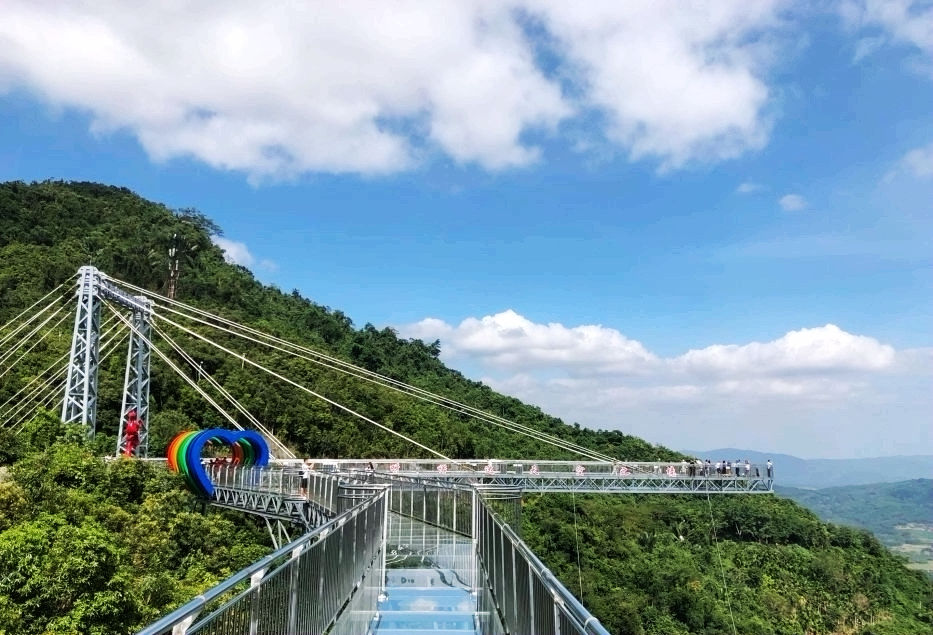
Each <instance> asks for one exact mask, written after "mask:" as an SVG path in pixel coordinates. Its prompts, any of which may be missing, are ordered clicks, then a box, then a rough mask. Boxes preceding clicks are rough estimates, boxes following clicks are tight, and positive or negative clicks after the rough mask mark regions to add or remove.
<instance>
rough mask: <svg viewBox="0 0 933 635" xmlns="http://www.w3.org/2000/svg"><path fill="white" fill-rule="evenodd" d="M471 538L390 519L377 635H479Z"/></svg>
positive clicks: (407, 521)
mask: <svg viewBox="0 0 933 635" xmlns="http://www.w3.org/2000/svg"><path fill="white" fill-rule="evenodd" d="M474 566H475V563H474V558H473V551H472V542H471V540H470V539H469V538H467V537H465V536H461V535H458V534H455V533H453V532H450V531H447V530H444V529H440V528H437V527H433V526H431V525H427V524H425V523H422V522H419V521H416V520H412V519H410V518H406V517H403V516H399V515H397V514H389V531H388V536H387V540H386V592H385V596H384V597H383V599H382V600H381V601H380V602H379V621H378V624H377V626H376V630H375V633H376V634H377V635H402V634H404V633H409V634H412V635H414V634H417V633H429V632H442V633H450V634H451V635H477V634H478V631H477V627H476V625H477V612H476V596H475V595H474V594H473V593H472V588H473V573H474Z"/></svg>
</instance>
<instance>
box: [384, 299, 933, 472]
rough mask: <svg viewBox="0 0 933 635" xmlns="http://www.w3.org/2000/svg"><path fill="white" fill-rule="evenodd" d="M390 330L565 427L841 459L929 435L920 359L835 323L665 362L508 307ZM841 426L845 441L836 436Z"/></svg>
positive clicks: (931, 369) (928, 363)
mask: <svg viewBox="0 0 933 635" xmlns="http://www.w3.org/2000/svg"><path fill="white" fill-rule="evenodd" d="M398 330H399V332H400V333H401V334H402V335H403V336H405V337H412V338H417V339H423V340H428V341H430V340H434V339H440V341H441V351H442V356H443V358H444V359H445V360H446V361H448V362H449V363H451V364H453V365H455V366H458V365H459V366H461V367H462V366H464V365H466V366H468V367H470V368H473V369H474V370H475V375H476V376H477V378H479V379H482V380H483V381H484V382H485V383H487V384H488V385H490V386H492V387H493V388H495V389H496V390H500V391H502V392H505V393H508V394H512V395H515V396H517V397H520V398H522V399H525V400H528V401H530V402H532V403H535V404H538V405H540V406H542V407H543V408H545V409H546V410H548V411H550V412H553V413H555V414H558V415H560V416H563V417H564V418H566V419H568V420H571V421H578V422H581V423H584V424H586V425H590V426H593V427H599V428H610V429H613V428H618V429H622V430H625V431H627V432H630V433H634V434H637V435H639V436H642V437H645V438H647V439H649V440H652V441H656V442H662V443H666V444H668V445H673V446H674V447H680V448H696V449H701V448H708V447H715V446H735V445H739V446H741V445H742V444H745V445H746V446H754V447H758V448H761V449H771V450H783V451H790V452H792V453H793V452H797V453H798V454H809V455H811V456H819V455H824V456H825V455H832V454H836V455H852V454H855V453H863V454H864V453H865V452H866V451H867V452H868V453H871V452H870V448H871V447H872V446H871V443H869V445H868V446H866V447H868V448H869V450H864V449H863V448H860V447H859V448H857V447H856V444H857V443H862V442H864V440H865V439H874V441H872V443H875V444H876V445H877V444H878V443H882V440H883V439H885V438H887V437H888V436H891V435H893V436H894V437H895V439H894V440H895V441H896V443H897V444H899V446H898V447H900V448H901V450H902V451H913V452H914V453H916V452H918V451H922V450H920V449H918V448H917V447H914V446H912V445H911V442H910V440H911V439H914V440H915V441H916V442H918V443H921V444H922V443H925V442H926V441H927V440H928V439H927V437H928V436H929V435H928V434H927V435H926V436H923V433H922V432H921V431H922V430H924V429H925V423H924V422H925V418H926V417H927V416H928V413H929V411H930V408H933V398H931V397H930V395H929V391H928V390H926V389H925V388H923V387H922V386H923V384H924V381H923V380H921V379H918V378H921V377H930V376H933V355H931V353H930V351H928V350H926V349H920V350H905V351H897V350H895V349H894V348H893V347H891V346H890V345H888V344H885V343H883V342H880V341H878V340H877V339H875V338H872V337H869V336H866V335H858V334H853V333H849V332H847V331H845V330H844V329H842V328H840V327H838V326H836V325H833V324H827V325H825V326H819V327H814V328H803V329H798V330H794V331H789V332H788V333H786V334H785V335H783V336H781V337H779V338H776V339H773V340H770V341H765V342H748V343H743V344H716V345H711V346H706V347H703V348H698V349H694V350H689V351H686V352H684V353H682V354H679V355H675V356H671V357H664V356H660V355H657V354H655V353H653V352H652V351H650V350H649V349H648V348H647V347H646V346H644V345H643V344H642V343H641V342H638V341H637V340H633V339H631V338H629V337H627V336H625V335H624V334H622V333H620V332H619V331H617V330H616V329H612V328H608V327H605V326H599V325H582V326H565V325H562V324H557V323H548V324H541V323H536V322H533V321H531V320H529V319H527V318H525V317H524V316H522V315H520V314H518V313H516V312H515V311H512V310H509V311H503V312H501V313H498V314H495V315H488V316H485V317H482V318H468V319H465V320H463V321H462V322H460V323H459V324H456V325H453V324H449V323H447V322H445V321H443V320H438V319H434V318H429V319H425V320H422V321H420V322H418V323H416V324H411V325H407V326H402V327H399V329H398ZM892 408H893V409H894V410H893V411H892V410H891V409H892ZM895 413H896V414H895ZM892 415H893V418H892ZM882 422H883V425H882V427H879V425H881V424H882ZM800 426H803V427H802V428H801V429H796V428H797V427H800ZM884 426H889V427H887V428H885V427H884ZM792 428H794V429H793V430H792ZM843 429H844V430H847V431H848V433H851V438H849V437H847V436H846V435H845V434H843V435H842V436H840V431H841V430H843ZM848 433H847V434H848ZM787 435H790V436H787ZM918 435H919V436H918ZM891 442H892V439H887V441H885V443H886V445H885V446H884V447H885V448H891V447H892V446H891ZM880 447H882V446H880V445H878V446H877V447H876V448H875V453H876V454H877V453H879V450H878V448H880ZM929 449H930V450H933V448H929ZM887 451H888V452H890V451H892V450H890V449H888V450H887Z"/></svg>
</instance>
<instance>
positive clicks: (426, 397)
mask: <svg viewBox="0 0 933 635" xmlns="http://www.w3.org/2000/svg"><path fill="white" fill-rule="evenodd" d="M158 308H159V309H160V310H164V311H169V312H171V313H174V314H176V315H180V316H182V317H184V318H187V319H189V320H193V321H195V322H199V323H201V324H204V325H206V326H210V327H212V328H215V329H217V330H220V331H223V332H224V333H229V334H231V335H235V336H237V337H240V338H243V339H246V340H248V341H251V342H254V343H256V344H261V345H264V346H267V347H269V348H272V349H274V350H277V351H280V352H283V353H286V354H288V355H293V356H295V357H298V358H299V359H304V360H307V361H310V362H311V363H313V364H317V365H319V366H323V367H324V368H329V369H332V370H335V371H337V372H340V373H344V374H346V375H350V376H351V377H356V378H357V379H361V380H363V381H367V382H370V383H373V384H375V385H377V386H381V387H383V388H388V389H389V390H394V391H396V392H400V393H402V394H404V395H407V396H409V397H414V398H415V399H418V400H420V401H423V402H427V403H431V404H433V405H436V406H439V407H441V408H444V409H447V410H450V411H452V412H455V413H457V414H463V415H467V416H469V417H473V418H475V419H479V420H480V421H483V422H485V423H489V424H491V425H495V426H498V427H500V428H504V429H506V430H509V431H510V432H515V433H518V434H521V435H523V436H526V437H530V438H533V439H536V440H538V441H542V442H544V443H547V444H549V445H552V446H554V447H558V448H561V449H563V450H567V451H569V452H572V453H574V454H579V455H582V456H585V457H587V458H589V459H593V460H597V461H614V460H615V459H614V458H613V457H611V456H608V455H606V454H602V453H600V452H597V451H595V450H591V449H589V448H586V447H584V446H581V445H579V444H576V443H573V442H572V441H567V440H565V439H562V438H560V437H557V436H554V435H549V434H547V433H545V432H541V431H540V430H537V429H535V428H532V427H530V426H525V425H522V424H519V423H516V422H514V421H510V420H508V419H505V418H503V417H498V416H497V415H493V414H491V413H487V412H484V411H482V410H479V409H477V408H473V407H472V406H468V405H466V404H463V403H460V402H457V401H454V400H452V399H448V398H447V397H443V396H441V395H437V394H435V393H431V392H429V391H426V390H424V389H421V388H418V387H417V386H412V385H410V384H405V383H404V382H401V381H399V380H396V379H392V378H391V377H386V376H383V375H379V374H378V373H374V372H372V371H369V370H366V369H364V368H360V367H357V366H353V365H352V364H348V363H347V362H343V361H341V360H338V359H336V358H331V357H328V356H326V355H323V354H321V353H318V352H316V351H313V350H312V349H307V348H306V347H302V346H299V345H297V344H293V343H291V342H288V341H287V340H280V338H275V337H274V336H265V335H264V337H267V338H268V339H272V340H279V341H281V342H282V343H283V344H286V345H287V346H289V347H291V348H294V349H298V351H296V350H289V349H287V348H283V347H281V346H277V345H275V344H272V343H270V342H265V341H262V340H259V339H256V338H253V337H250V336H249V335H245V334H243V333H238V332H236V331H233V330H230V329H227V328H224V327H222V326H219V325H217V324H212V323H210V322H208V321H206V320H202V319H200V318H197V317H194V316H190V315H187V314H185V313H183V312H181V311H176V310H174V309H172V308H171V307H166V306H162V305H158ZM299 351H301V352H299ZM302 352H310V354H302ZM322 359H325V360H327V361H322ZM328 361H331V362H333V364H331V363H327V362H328Z"/></svg>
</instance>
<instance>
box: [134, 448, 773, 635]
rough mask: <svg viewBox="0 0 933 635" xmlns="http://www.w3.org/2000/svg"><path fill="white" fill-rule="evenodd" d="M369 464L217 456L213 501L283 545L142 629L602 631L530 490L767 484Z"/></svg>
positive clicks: (732, 489)
mask: <svg viewBox="0 0 933 635" xmlns="http://www.w3.org/2000/svg"><path fill="white" fill-rule="evenodd" d="M368 463H369V462H368V461H367V462H360V461H339V462H338V461H325V462H321V463H319V464H318V465H317V466H316V467H318V468H319V470H317V471H313V472H312V473H311V475H310V477H309V478H308V479H307V480H306V479H305V478H303V475H302V473H301V471H300V470H299V466H298V465H297V464H293V465H279V466H273V467H266V468H238V467H220V468H217V469H215V470H214V471H213V472H212V480H213V482H214V484H215V494H214V499H213V500H212V501H211V503H212V504H214V505H217V506H221V507H225V508H228V509H236V510H239V511H242V512H246V513H251V514H256V515H259V516H262V517H263V518H265V520H266V522H267V523H271V522H275V523H277V524H278V526H279V527H280V531H279V534H278V541H277V543H276V544H277V545H279V544H281V545H282V546H281V547H279V548H277V549H276V551H275V552H274V553H272V554H271V555H269V556H267V557H266V558H263V559H262V560H260V561H258V562H256V563H254V564H253V565H251V566H250V567H247V568H246V569H244V570H242V571H240V572H238V573H237V574H235V575H234V576H231V578H229V579H228V580H225V581H224V582H222V583H221V584H219V585H217V586H216V587H214V588H213V589H210V590H208V591H207V592H205V593H204V594H202V595H200V596H198V597H197V598H195V599H193V600H191V601H190V602H189V603H188V604H186V605H184V606H182V607H180V608H179V609H177V610H176V611H174V612H173V613H171V614H170V615H168V616H166V617H164V618H162V619H161V620H159V621H157V622H155V623H154V624H152V625H150V626H149V627H147V628H146V629H144V630H142V631H140V633H141V634H143V635H160V634H168V633H171V634H172V635H186V634H188V633H211V634H217V635H227V634H244V635H245V634H249V635H260V634H262V635H265V634H279V633H281V634H286V633H311V634H315V635H323V634H325V633H332V634H334V635H350V634H352V633H358V634H360V635H370V634H372V635H401V633H414V634H417V633H427V632H434V631H439V632H447V633H453V634H456V635H466V634H467V633H469V634H471V635H486V634H491V635H500V634H501V635H504V634H506V633H510V634H514V635H523V634H527V635H603V634H605V633H606V631H605V629H604V628H603V627H602V626H601V625H600V623H599V621H598V620H596V618H595V617H593V616H592V615H591V614H590V613H589V612H588V611H587V610H586V608H585V607H583V606H582V605H581V604H580V603H579V602H578V601H577V600H576V598H574V597H573V595H572V594H571V593H570V592H569V591H568V590H567V589H566V588H565V587H564V586H563V585H562V584H561V583H560V582H559V581H558V580H557V579H556V578H555V577H554V576H553V574H551V572H550V571H549V570H548V569H547V568H546V567H545V566H544V565H543V564H542V563H541V561H540V560H538V558H537V557H536V556H535V555H534V554H533V553H532V552H531V550H530V549H529V548H528V547H527V545H525V543H524V542H523V541H522V540H521V538H520V537H519V535H518V533H517V532H516V530H515V529H514V528H517V527H519V526H520V523H519V520H520V519H519V515H520V502H521V496H522V492H523V491H550V492H561V491H566V492H571V491H573V492H603V493H609V492H655V493H693V494H703V493H710V494H714V493H716V494H737V493H769V492H770V491H771V478H770V477H771V474H770V473H763V469H762V467H756V466H751V467H750V468H748V469H746V467H745V465H744V464H742V465H740V466H739V468H738V470H737V471H736V472H732V471H730V473H729V474H726V473H716V474H714V475H713V474H709V473H708V472H707V470H705V469H703V468H701V467H700V466H690V465H689V464H687V465H686V466H685V465H684V464H682V463H670V464H667V463H639V464H635V463H624V464H592V463H588V464H579V463H569V462H551V463H542V464H531V463H529V464H523V463H515V462H479V464H478V465H477V464H474V465H469V463H464V464H461V465H458V466H446V467H441V466H443V465H445V464H442V463H439V462H424V461H419V462H415V461H412V462H402V461H391V462H386V461H381V462H378V466H376V467H377V469H376V470H370V469H369V465H368ZM403 465H404V468H403ZM581 467H582V469H581ZM476 468H478V469H476ZM691 468H692V469H691ZM286 525H288V526H290V527H291V528H292V532H294V531H295V530H296V529H297V530H298V532H299V533H303V534H304V535H302V536H301V537H300V538H298V539H297V540H291V539H290V538H289V537H288V532H287V531H286V530H285V526H286ZM271 531H272V527H271V524H270V532H271ZM273 538H274V539H275V533H273Z"/></svg>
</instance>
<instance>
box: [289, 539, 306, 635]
mask: <svg viewBox="0 0 933 635" xmlns="http://www.w3.org/2000/svg"><path fill="white" fill-rule="evenodd" d="M303 552H304V545H299V546H298V547H296V548H295V549H293V550H292V558H291V563H290V564H291V571H290V572H289V574H290V576H289V577H290V579H289V582H288V586H289V598H288V632H289V633H297V632H298V558H300V557H301V554H302V553H303Z"/></svg>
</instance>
